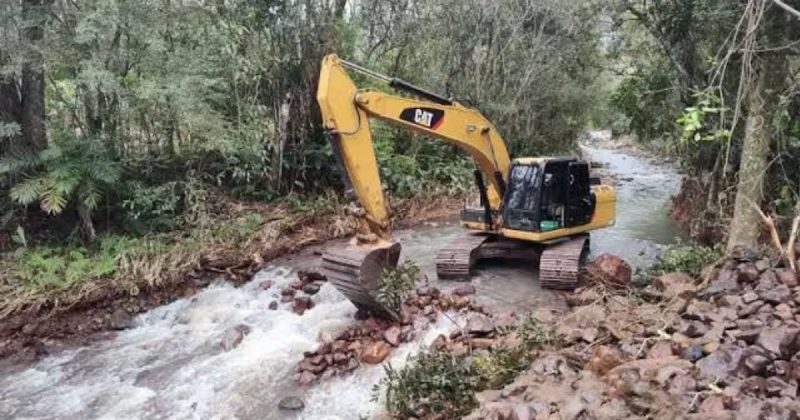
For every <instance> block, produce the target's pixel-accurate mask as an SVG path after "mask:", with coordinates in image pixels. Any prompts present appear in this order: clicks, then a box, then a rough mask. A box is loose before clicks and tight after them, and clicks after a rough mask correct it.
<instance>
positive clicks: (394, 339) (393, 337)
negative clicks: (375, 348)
mask: <svg viewBox="0 0 800 420" xmlns="http://www.w3.org/2000/svg"><path fill="white" fill-rule="evenodd" d="M383 339H384V340H386V342H387V343H389V344H391V345H392V347H397V346H399V345H400V341H401V340H400V327H398V326H396V325H394V326H392V327H390V328H389V329H387V330H386V331H384V332H383Z"/></svg>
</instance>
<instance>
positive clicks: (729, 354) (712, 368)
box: [697, 345, 744, 380]
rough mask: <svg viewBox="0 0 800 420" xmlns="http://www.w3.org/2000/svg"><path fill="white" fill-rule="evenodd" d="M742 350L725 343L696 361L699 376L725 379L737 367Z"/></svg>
mask: <svg viewBox="0 0 800 420" xmlns="http://www.w3.org/2000/svg"><path fill="white" fill-rule="evenodd" d="M743 353H744V352H743V350H742V348H741V347H738V346H735V345H725V346H723V347H721V348H720V349H719V350H717V351H716V352H714V353H712V354H710V355H708V356H706V357H704V358H702V359H700V360H698V361H697V368H698V369H699V370H700V376H701V377H704V378H708V379H711V380H713V379H715V378H719V379H720V380H725V378H727V377H728V376H729V375H731V374H733V373H734V372H736V370H737V369H739V364H740V362H741V359H742V355H743Z"/></svg>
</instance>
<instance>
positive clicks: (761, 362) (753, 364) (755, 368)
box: [744, 354, 769, 375]
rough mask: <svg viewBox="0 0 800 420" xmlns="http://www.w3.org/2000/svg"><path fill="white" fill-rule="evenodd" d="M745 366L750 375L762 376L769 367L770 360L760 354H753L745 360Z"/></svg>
mask: <svg viewBox="0 0 800 420" xmlns="http://www.w3.org/2000/svg"><path fill="white" fill-rule="evenodd" d="M744 365H745V366H746V367H747V370H748V371H749V372H750V374H752V375H761V374H762V373H764V370H765V369H766V368H767V365H769V359H767V358H766V357H764V356H762V355H760V354H752V355H750V356H748V357H747V359H745V360H744Z"/></svg>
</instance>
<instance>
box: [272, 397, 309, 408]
mask: <svg viewBox="0 0 800 420" xmlns="http://www.w3.org/2000/svg"><path fill="white" fill-rule="evenodd" d="M305 406H306V404H305V403H304V402H303V400H301V399H300V398H298V397H286V398H284V399H282V400H280V402H278V408H280V409H281V410H289V411H300V410H302V409H303V408H305Z"/></svg>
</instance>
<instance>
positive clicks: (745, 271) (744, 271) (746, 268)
mask: <svg viewBox="0 0 800 420" xmlns="http://www.w3.org/2000/svg"><path fill="white" fill-rule="evenodd" d="M737 274H738V276H737V279H738V280H739V282H740V283H752V282H754V281H756V279H758V275H759V271H758V268H756V265H755V264H753V263H744V264H741V265H739V268H738V270H737Z"/></svg>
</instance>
